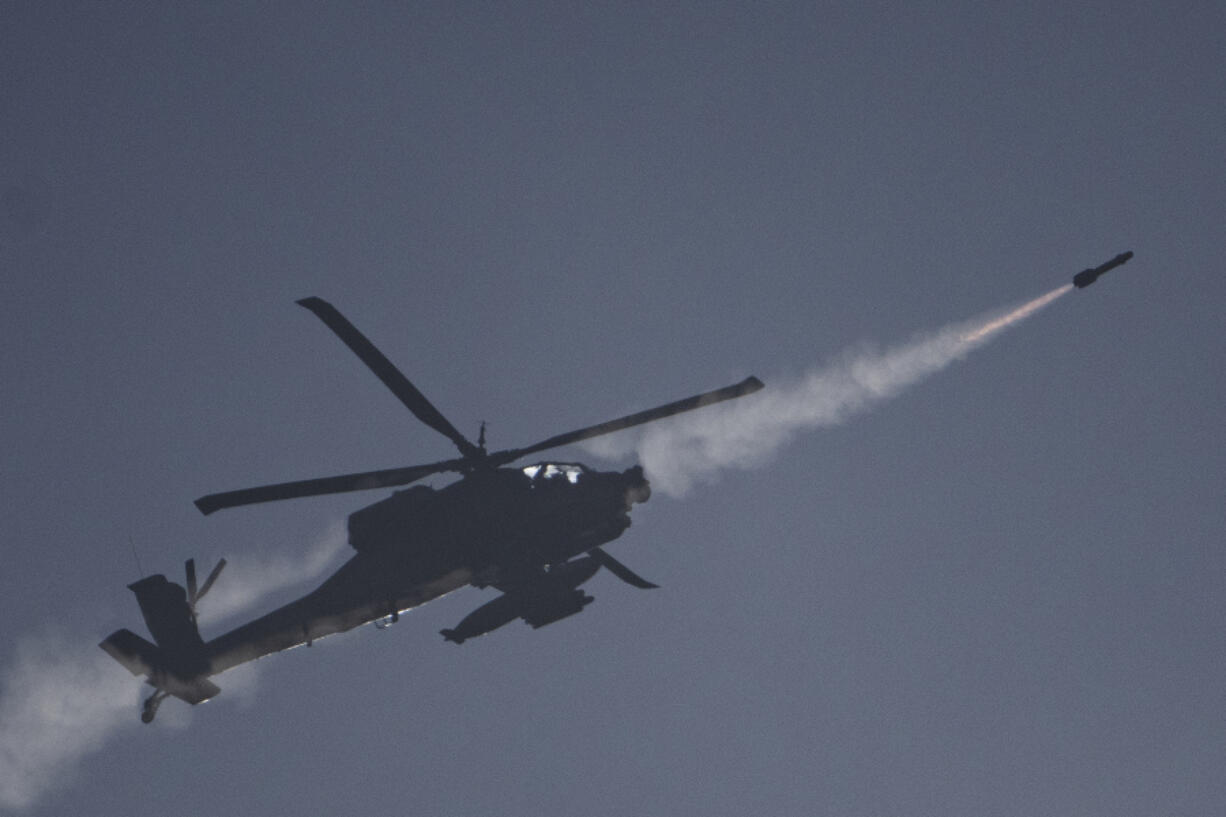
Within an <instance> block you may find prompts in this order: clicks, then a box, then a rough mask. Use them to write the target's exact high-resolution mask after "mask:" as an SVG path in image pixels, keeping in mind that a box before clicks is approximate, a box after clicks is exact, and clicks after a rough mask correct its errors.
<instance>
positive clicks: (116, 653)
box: [98, 630, 221, 704]
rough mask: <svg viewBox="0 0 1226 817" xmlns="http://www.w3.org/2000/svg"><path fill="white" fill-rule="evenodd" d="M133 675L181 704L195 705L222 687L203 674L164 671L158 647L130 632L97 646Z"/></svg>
mask: <svg viewBox="0 0 1226 817" xmlns="http://www.w3.org/2000/svg"><path fill="white" fill-rule="evenodd" d="M98 646H99V647H101V648H102V649H104V650H106V653H107V655H109V656H111V658H114V659H115V660H116V661H118V662H119V663H120V664H123V666H124V669H126V670H127V671H128V672H130V673H132V674H133V675H144V676H147V677H148V679H149V683H150V684H151V685H153V686H155V687H157V688H158V689H160V690H164V691H165V692H168V693H170V694H171V695H173V696H175V697H176V698H178V699H179V700H181V701H186V702H187V703H189V704H198V703H203V702H204V701H207V700H208V699H209V698H212V697H213V696H215V695H217V694H218V693H220V692H221V687H219V686H217V684H215V683H213V682H212V681H210V680H209V679H208V678H206V677H205V676H204V675H197V676H194V677H188V678H183V677H181V676H179V675H176V674H175V673H173V672H168V671H166V670H165V668H164V666H162V665H163V661H162V651H161V649H160V648H158V647H156V646H154V645H153V644H150V643H149V642H148V641H146V640H145V639H143V638H141V637H140V636H139V635H137V634H136V633H134V632H132V631H131V630H116V631H115V632H113V633H111V634H110V635H108V636H107V637H106V640H105V641H103V642H102V643H101V644H99V645H98Z"/></svg>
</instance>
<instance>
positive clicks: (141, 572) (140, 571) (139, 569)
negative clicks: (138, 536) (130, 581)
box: [128, 533, 145, 576]
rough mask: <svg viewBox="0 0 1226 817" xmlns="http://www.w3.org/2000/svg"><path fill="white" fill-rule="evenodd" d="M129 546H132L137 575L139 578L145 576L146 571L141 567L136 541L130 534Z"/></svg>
mask: <svg viewBox="0 0 1226 817" xmlns="http://www.w3.org/2000/svg"><path fill="white" fill-rule="evenodd" d="M128 544H129V545H131V546H132V558H133V559H135V560H136V574H137V576H144V575H145V571H144V569H143V568H142V567H141V566H140V556H139V555H138V554H137V553H136V540H134V539H133V538H132V534H130V533H129V534H128Z"/></svg>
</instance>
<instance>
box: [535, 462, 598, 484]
mask: <svg viewBox="0 0 1226 817" xmlns="http://www.w3.org/2000/svg"><path fill="white" fill-rule="evenodd" d="M523 472H524V476H526V477H528V479H530V480H532V481H533V482H534V483H535V482H537V481H538V480H553V479H565V480H566V481H567V482H569V483H570V484H571V485H574V484H576V483H578V482H579V480H580V479H581V478H582V477H583V476H584V475H585V474H589V473H591V471H590V469H589V468H588V467H587V466H586V465H581V464H579V463H577V462H538V463H536V464H535V465H529V466H526V467H525V468H524V469H523Z"/></svg>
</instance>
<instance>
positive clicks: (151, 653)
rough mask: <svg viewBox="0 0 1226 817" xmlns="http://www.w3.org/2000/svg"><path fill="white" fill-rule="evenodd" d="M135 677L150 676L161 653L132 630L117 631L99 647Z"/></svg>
mask: <svg viewBox="0 0 1226 817" xmlns="http://www.w3.org/2000/svg"><path fill="white" fill-rule="evenodd" d="M98 646H99V647H101V648H102V649H104V650H106V652H107V655H109V656H111V658H114V659H115V660H116V661H118V662H119V663H120V664H123V666H124V669H126V670H127V671H128V672H130V673H132V674H133V675H148V674H150V673H151V672H153V667H154V665H156V664H157V663H158V656H159V655H160V653H161V651H160V650H159V649H158V648H157V647H155V646H154V645H152V644H150V643H149V642H148V641H146V640H145V639H143V638H141V637H140V636H139V635H137V634H136V633H134V632H132V631H131V630H126V629H125V630H116V631H115V632H113V633H111V634H110V635H108V636H107V637H106V640H105V641H103V642H102V643H101V644H99V645H98Z"/></svg>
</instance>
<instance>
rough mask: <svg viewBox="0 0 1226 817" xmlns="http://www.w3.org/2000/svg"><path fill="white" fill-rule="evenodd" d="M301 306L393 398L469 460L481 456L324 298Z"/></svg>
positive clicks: (301, 302) (304, 302)
mask: <svg viewBox="0 0 1226 817" xmlns="http://www.w3.org/2000/svg"><path fill="white" fill-rule="evenodd" d="M298 305H299V306H303V307H306V308H307V309H309V310H311V311H312V312H314V313H315V315H316V316H317V317H318V318H319V319H320V320H321V321H323V322H324V323H325V324H326V325H327V327H328V328H329V329H331V330H332V331H333V332H335V333H336V336H337V337H339V338H340V339H341V340H342V341H344V343H345V345H346V346H348V347H349V348H350V349H352V350H353V352H354V354H356V355H357V356H358V357H359V358H361V360H362V362H363V363H365V364H366V365H367V367H369V368H370V370H371V371H372V372H374V373H375V375H376V376H377V377H378V378H379V379H380V380H382V381H383V385H385V386H387V387H388V388H389V389H391V391H392V394H394V395H396V397H398V398H400V402H401V403H404V405H405V406H406V407H407V408H408V409H409V411H411V412H413V414H414V416H416V417H417V419H418V420H421V421H422V422H423V423H425V424H426V425H428V426H430V428H432V429H434V430H435V431H437V432H438V433H439V434H442V435H443V436H444V437H447V438H448V439H450V440H451V441H452V442H453V443H455V445H456V448H458V449H460V453H461V454H463V455H464V456H465V457H475V456H479V455H480V453H481V452H480V449H479V448H477V446H475V445H473V444H472V443H470V442H469V441H468V440H467V439H466V438H465V437H464V435H463V434H461V433H460V432H459V431H457V430H456V427H455V426H453V425H452V424H451V423H450V422H448V421H447V418H446V417H444V416H443V415H442V414H441V413H440V412H439V410H438V409H436V408H435V407H434V406H433V405H431V403H430V401H429V400H427V399H426V396H425V395H424V394H422V393H421V392H419V391H418V390H417V387H416V386H414V385H413V384H412V383H410V382H409V379H408V378H407V377H405V376H404V374H403V373H402V372H401V371H400V370H399V369H397V368H396V367H395V366H394V365H393V364H392V362H391V361H390V360H388V359H387V357H385V356H384V354H383V353H382V352H380V351H379V350H378V349H377V348H376V347H375V345H374V344H373V343H371V342H370V340H369V339H367V337H366V336H365V335H363V334H362V333H361V332H359V331H358V329H357V327H355V326H354V325H353V324H352V323H350V322H349V319H348V318H346V317H345V316H344V315H342V314H341V313H340V312H339V311H338V310H337V309H336V307H334V306H333V305H332V304H330V303H328V302H327V301H325V300H323V299H322V298H315V297H311V298H303V299H302V300H300V301H298Z"/></svg>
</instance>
